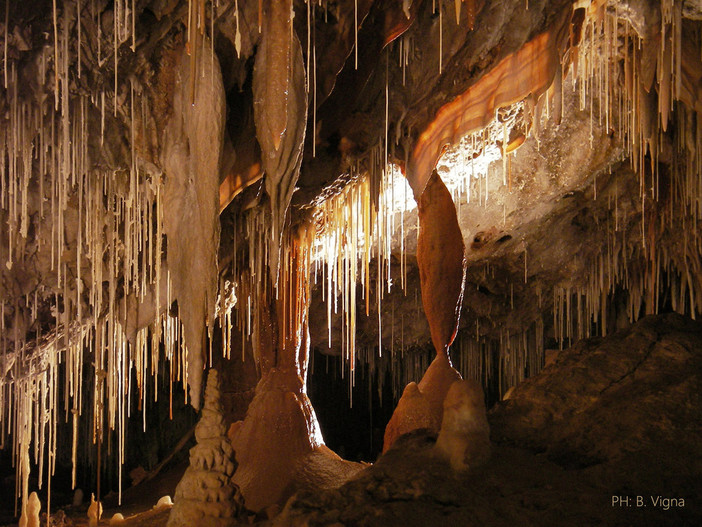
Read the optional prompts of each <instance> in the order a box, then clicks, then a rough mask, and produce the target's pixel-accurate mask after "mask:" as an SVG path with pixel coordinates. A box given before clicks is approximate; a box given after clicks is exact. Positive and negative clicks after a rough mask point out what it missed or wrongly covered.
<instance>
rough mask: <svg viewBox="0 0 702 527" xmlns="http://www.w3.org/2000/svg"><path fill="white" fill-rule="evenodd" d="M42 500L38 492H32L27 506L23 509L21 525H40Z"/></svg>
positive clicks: (36, 526)
mask: <svg viewBox="0 0 702 527" xmlns="http://www.w3.org/2000/svg"><path fill="white" fill-rule="evenodd" d="M40 511H41V501H39V496H37V493H36V492H32V493H31V494H30V495H29V499H28V500H27V505H26V508H25V509H24V510H23V511H22V516H21V517H20V521H19V527H39V512H40Z"/></svg>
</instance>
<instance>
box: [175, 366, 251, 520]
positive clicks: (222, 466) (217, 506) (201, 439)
mask: <svg viewBox="0 0 702 527" xmlns="http://www.w3.org/2000/svg"><path fill="white" fill-rule="evenodd" d="M219 396H220V387H219V377H218V373H217V370H214V369H211V370H210V371H209V373H208V376H207V387H206V389H205V404H204V407H203V409H202V417H201V418H200V421H199V422H198V424H197V427H196V428H195V438H196V440H197V444H196V445H195V446H194V447H193V448H191V449H190V466H189V467H188V469H187V470H186V471H185V474H184V475H183V479H182V480H181V481H180V483H179V484H178V487H177V488H176V492H175V499H174V501H173V508H172V509H171V513H170V516H169V518H168V526H169V527H186V526H187V527H197V526H200V527H210V526H212V527H227V526H231V525H234V524H236V523H237V516H238V515H239V513H240V512H241V511H242V510H243V506H244V504H243V499H242V497H241V493H240V492H239V488H238V487H237V485H236V484H234V482H233V481H232V475H233V474H234V469H235V462H234V451H233V450H232V447H231V445H230V443H229V440H228V439H227V437H226V427H225V424H224V418H223V417H222V408H221V406H220V402H219Z"/></svg>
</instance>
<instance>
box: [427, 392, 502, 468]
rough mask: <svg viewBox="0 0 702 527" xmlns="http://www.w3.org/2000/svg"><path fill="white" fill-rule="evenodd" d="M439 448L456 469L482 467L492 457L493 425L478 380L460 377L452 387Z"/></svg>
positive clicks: (446, 399)
mask: <svg viewBox="0 0 702 527" xmlns="http://www.w3.org/2000/svg"><path fill="white" fill-rule="evenodd" d="M435 451H436V452H437V454H438V455H439V456H440V457H443V458H444V459H446V460H448V461H449V462H450V463H451V467H452V468H453V469H454V470H456V471H463V470H468V469H471V468H475V467H478V466H480V465H483V464H484V463H485V462H486V461H487V460H488V459H489V457H490V425H488V421H487V415H486V413H485V400H484V397H483V390H482V388H481V386H480V385H479V384H478V383H477V382H475V381H468V380H462V381H456V382H454V383H453V384H452V385H451V387H450V388H449V391H448V393H447V394H446V398H445V399H444V415H443V420H442V422H441V431H440V432H439V438H438V439H437V440H436V446H435Z"/></svg>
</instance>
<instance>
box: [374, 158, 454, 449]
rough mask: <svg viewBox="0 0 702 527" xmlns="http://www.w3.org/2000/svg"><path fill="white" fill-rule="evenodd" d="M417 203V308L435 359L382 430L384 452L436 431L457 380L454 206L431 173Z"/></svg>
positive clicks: (402, 398)
mask: <svg viewBox="0 0 702 527" xmlns="http://www.w3.org/2000/svg"><path fill="white" fill-rule="evenodd" d="M408 179H409V178H408ZM417 203H418V214H419V236H418V238H417V265H418V267H419V278H420V287H421V289H422V306H423V307H424V313H425V314H426V317H427V320H428V322H429V331H430V332H431V340H432V343H433V344H434V348H435V349H436V358H435V359H434V361H433V362H432V363H431V365H430V366H429V368H427V371H426V373H425V374H424V377H423V378H422V380H421V381H420V382H419V384H417V383H414V382H411V383H410V384H408V385H407V387H406V388H405V391H404V392H403V394H402V397H401V398H400V401H399V402H398V405H397V408H396V409H395V412H394V413H393V415H392V418H391V419H390V422H389V423H388V425H387V427H386V429H385V440H384V444H383V451H386V450H387V449H388V448H390V446H391V445H392V444H393V443H394V442H395V440H396V439H397V438H398V437H399V436H401V435H402V434H406V433H407V432H410V431H411V430H416V429H418V428H428V429H430V430H434V431H435V432H438V431H439V428H440V427H441V418H442V415H443V403H444V399H445V397H446V393H447V392H448V390H449V388H450V387H451V384H452V383H453V382H455V381H457V380H460V379H461V375H460V374H459V373H458V371H457V370H456V369H455V368H453V366H452V365H451V359H450V357H449V353H448V349H449V346H450V345H451V343H452V342H453V339H454V338H455V336H456V331H457V330H458V321H459V317H460V314H461V305H462V303H463V287H464V284H465V277H466V257H465V245H464V243H463V235H462V233H461V229H460V227H459V225H458V218H457V216H456V206H455V205H454V203H453V199H452V198H451V194H450V193H449V191H448V189H447V188H446V185H444V183H443V181H442V180H441V178H440V177H439V175H438V174H437V173H436V171H434V172H433V173H432V175H431V177H430V178H429V181H428V182H427V184H426V187H425V188H424V189H423V191H422V192H421V195H420V196H419V197H418V198H417Z"/></svg>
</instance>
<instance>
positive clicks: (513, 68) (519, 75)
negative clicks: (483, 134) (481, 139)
mask: <svg viewBox="0 0 702 527" xmlns="http://www.w3.org/2000/svg"><path fill="white" fill-rule="evenodd" d="M565 20H567V18H564V19H563V21H562V22H561V23H559V24H557V25H556V26H555V27H554V28H553V29H551V30H549V31H546V32H544V33H541V34H540V35H538V36H536V37H535V38H533V39H532V40H530V41H529V42H527V43H526V44H524V45H523V46H522V47H521V48H520V49H519V50H518V51H516V52H515V53H512V54H510V55H508V56H507V57H505V58H504V59H502V61H500V63H499V64H498V65H497V66H495V68H494V69H493V70H492V71H490V72H489V73H487V74H486V75H484V76H483V77H482V78H481V79H480V80H479V81H478V82H476V83H475V84H474V85H473V86H471V87H470V88H468V89H467V90H466V91H465V92H463V93H462V94H461V95H459V96H458V97H456V98H455V99H454V100H453V101H451V102H449V103H447V104H445V105H444V106H442V107H441V109H440V110H439V111H438V113H437V114H436V117H435V118H434V120H433V121H432V122H431V123H430V124H429V126H427V128H426V129H425V130H424V132H422V135H420V136H419V140H418V141H417V144H416V145H415V147H414V150H413V151H412V156H411V158H410V162H409V166H408V169H407V179H408V181H409V184H410V186H411V187H412V190H413V191H414V195H415V198H418V196H421V194H422V191H423V190H424V187H425V186H426V185H427V181H428V180H429V177H430V176H431V171H432V170H433V168H434V167H435V166H436V162H437V160H438V159H439V156H440V155H441V151H442V149H443V148H444V146H446V145H449V144H453V143H455V142H456V141H458V140H459V139H460V138H461V137H463V136H464V135H466V134H468V133H470V132H472V131H475V130H479V129H480V128H483V127H484V126H486V125H487V124H488V123H489V122H490V121H491V120H492V119H493V118H494V116H495V109H497V108H499V107H500V106H506V105H509V104H513V103H515V102H517V101H520V100H522V99H524V98H525V97H527V96H528V95H530V94H531V95H533V96H537V97H538V96H539V95H541V94H542V93H544V92H545V91H546V90H547V89H548V87H549V86H550V85H551V82H552V81H553V78H554V75H555V74H556V71H558V69H559V64H560V57H561V50H562V47H563V42H564V40H565V37H567V36H568V32H567V27H568V26H567V24H566V23H565Z"/></svg>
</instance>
